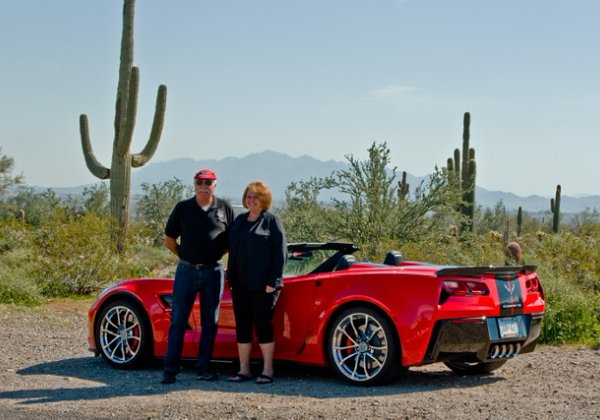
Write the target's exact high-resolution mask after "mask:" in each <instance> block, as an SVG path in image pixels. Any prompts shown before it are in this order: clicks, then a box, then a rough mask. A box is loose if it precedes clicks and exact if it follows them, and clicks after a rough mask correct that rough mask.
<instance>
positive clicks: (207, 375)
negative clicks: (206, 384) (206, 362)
mask: <svg viewBox="0 0 600 420" xmlns="http://www.w3.org/2000/svg"><path fill="white" fill-rule="evenodd" d="M217 379H219V375H217V372H213V371H212V370H208V369H205V370H202V371H200V372H198V380H200V381H216V380H217Z"/></svg>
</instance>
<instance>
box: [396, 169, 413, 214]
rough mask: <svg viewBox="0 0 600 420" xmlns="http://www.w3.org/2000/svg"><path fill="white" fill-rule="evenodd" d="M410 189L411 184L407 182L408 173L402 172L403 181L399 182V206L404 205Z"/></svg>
mask: <svg viewBox="0 0 600 420" xmlns="http://www.w3.org/2000/svg"><path fill="white" fill-rule="evenodd" d="M409 189H410V184H409V183H408V182H406V171H402V180H401V181H398V190H397V192H398V204H399V205H400V206H402V203H404V201H405V200H406V197H407V196H408V191H409Z"/></svg>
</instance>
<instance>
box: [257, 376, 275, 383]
mask: <svg viewBox="0 0 600 420" xmlns="http://www.w3.org/2000/svg"><path fill="white" fill-rule="evenodd" d="M256 383H257V384H259V385H264V384H272V383H273V377H271V376H268V375H264V374H261V375H258V376H257V377H256Z"/></svg>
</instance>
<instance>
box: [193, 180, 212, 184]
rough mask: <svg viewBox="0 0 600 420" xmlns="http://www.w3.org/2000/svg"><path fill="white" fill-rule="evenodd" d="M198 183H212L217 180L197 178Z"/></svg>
mask: <svg viewBox="0 0 600 420" xmlns="http://www.w3.org/2000/svg"><path fill="white" fill-rule="evenodd" d="M195 181H196V185H212V184H213V182H215V181H214V180H212V179H196V180H195Z"/></svg>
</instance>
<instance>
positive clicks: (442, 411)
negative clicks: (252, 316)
mask: <svg viewBox="0 0 600 420" xmlns="http://www.w3.org/2000/svg"><path fill="white" fill-rule="evenodd" d="M90 303H91V302H90V301H55V302H52V303H49V304H47V305H44V306H41V307H36V308H26V307H21V306H13V305H0V418H2V419H4V418H7V419H8V418H10V419H25V418H28V419H32V418H94V419H103V418H114V417H119V418H135V419H149V418H177V419H186V418H209V417H212V418H215V419H218V418H256V419H264V418H282V419H283V418H285V419H305V418H308V419H310V418H317V419H318V418H324V419H342V418H353V419H354V418H390V419H391V418H394V419H395V418H410V419H414V418H417V419H419V418H423V419H425V418H427V419H441V418H444V419H453V418H470V419H496V418H511V419H525V418H527V419H536V418H537V419H546V418H562V419H567V418H568V419H600V352H598V351H596V350H591V349H588V348H584V347H548V346H543V347H541V346H540V347H538V349H537V350H536V351H535V352H534V353H530V354H524V355H521V356H518V357H517V358H515V359H514V360H512V361H510V362H509V363H507V364H506V365H505V366H504V367H503V368H502V369H500V370H498V371H497V372H495V373H494V374H491V375H487V376H480V377H462V376H457V375H454V374H453V373H451V372H450V371H449V370H448V369H447V368H446V367H445V366H444V365H442V364H435V365H430V366H426V367H420V368H411V369H410V371H409V372H408V373H407V374H406V376H404V377H402V378H401V379H399V380H398V381H396V382H394V383H392V384H390V385H386V386H379V387H372V388H361V387H356V386H351V385H347V384H345V383H343V382H341V381H340V380H338V379H337V378H336V377H335V376H334V375H333V373H331V372H330V371H328V370H327V369H321V368H313V367H305V366H304V367H303V366H291V365H277V366H276V375H277V376H276V378H275V382H274V383H273V384H271V385H256V384H254V383H253V382H246V383H242V384H232V383H228V382H227V380H226V379H225V377H226V376H227V375H228V374H230V373H232V369H233V365H232V364H227V363H220V364H215V369H216V370H217V371H218V372H219V373H220V374H221V379H220V380H219V381H217V382H212V383H207V382H199V381H197V380H196V379H195V375H194V370H193V368H192V366H187V367H186V369H185V370H184V371H183V372H182V373H181V375H180V376H179V380H178V382H177V383H176V384H175V385H171V386H168V387H166V386H163V385H160V384H159V383H158V382H159V380H160V377H161V369H160V364H157V365H156V366H155V367H151V368H147V369H144V370H137V371H119V370H116V369H112V368H110V367H108V366H107V365H106V364H105V363H103V362H102V360H101V359H100V358H95V357H93V356H92V355H91V353H90V352H89V351H88V350H87V344H86V333H87V331H86V313H87V309H88V307H89V305H90ZM257 368H258V366H257Z"/></svg>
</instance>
